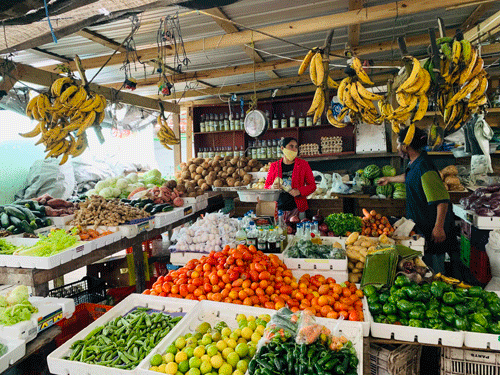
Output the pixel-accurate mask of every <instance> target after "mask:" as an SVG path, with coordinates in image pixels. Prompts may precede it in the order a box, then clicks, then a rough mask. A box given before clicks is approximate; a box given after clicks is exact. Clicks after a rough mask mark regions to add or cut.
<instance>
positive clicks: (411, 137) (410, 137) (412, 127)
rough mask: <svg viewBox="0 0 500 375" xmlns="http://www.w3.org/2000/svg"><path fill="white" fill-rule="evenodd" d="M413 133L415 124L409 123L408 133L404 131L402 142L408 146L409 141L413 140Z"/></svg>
mask: <svg viewBox="0 0 500 375" xmlns="http://www.w3.org/2000/svg"><path fill="white" fill-rule="evenodd" d="M414 135H415V125H414V124H411V125H410V128H409V129H408V133H406V136H405V139H404V141H403V144H405V145H407V146H409V145H410V143H411V141H413V137H414Z"/></svg>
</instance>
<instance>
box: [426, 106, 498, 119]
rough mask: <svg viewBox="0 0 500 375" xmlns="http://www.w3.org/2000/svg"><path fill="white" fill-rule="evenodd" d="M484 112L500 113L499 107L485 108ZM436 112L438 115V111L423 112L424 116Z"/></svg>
mask: <svg viewBox="0 0 500 375" xmlns="http://www.w3.org/2000/svg"><path fill="white" fill-rule="evenodd" d="M486 112H487V115H490V114H498V113H500V108H488V109H487V110H486ZM436 114H437V115H439V112H438V111H428V112H426V113H425V117H430V116H434V115H436Z"/></svg>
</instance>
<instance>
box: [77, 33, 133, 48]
mask: <svg viewBox="0 0 500 375" xmlns="http://www.w3.org/2000/svg"><path fill="white" fill-rule="evenodd" d="M76 34H78V35H80V36H81V37H84V38H85V39H89V40H91V41H93V42H95V43H97V44H100V45H102V46H104V47H108V48H110V49H112V50H115V51H116V50H118V52H121V53H126V52H127V49H126V48H125V47H124V46H122V45H120V43H118V42H115V41H114V40H113V39H110V38H108V37H106V36H104V35H102V34H99V33H96V32H95V31H92V30H89V29H87V28H84V29H81V30H80V31H77V33H76Z"/></svg>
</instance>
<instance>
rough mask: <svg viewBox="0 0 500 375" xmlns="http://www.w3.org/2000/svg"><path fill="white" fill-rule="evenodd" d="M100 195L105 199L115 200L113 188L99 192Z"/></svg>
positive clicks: (106, 188)
mask: <svg viewBox="0 0 500 375" xmlns="http://www.w3.org/2000/svg"><path fill="white" fill-rule="evenodd" d="M99 195H100V196H101V197H103V198H105V199H109V198H113V188H110V187H105V188H104V189H102V190H101V191H100V192H99Z"/></svg>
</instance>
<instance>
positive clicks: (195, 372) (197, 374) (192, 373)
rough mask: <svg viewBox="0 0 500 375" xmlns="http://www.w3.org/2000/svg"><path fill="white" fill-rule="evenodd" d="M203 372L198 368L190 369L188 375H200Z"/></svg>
mask: <svg viewBox="0 0 500 375" xmlns="http://www.w3.org/2000/svg"><path fill="white" fill-rule="evenodd" d="M200 374H201V372H200V370H199V369H197V368H192V369H190V370H189V371H188V372H187V375H200Z"/></svg>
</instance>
